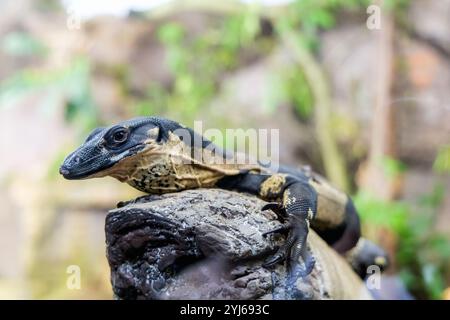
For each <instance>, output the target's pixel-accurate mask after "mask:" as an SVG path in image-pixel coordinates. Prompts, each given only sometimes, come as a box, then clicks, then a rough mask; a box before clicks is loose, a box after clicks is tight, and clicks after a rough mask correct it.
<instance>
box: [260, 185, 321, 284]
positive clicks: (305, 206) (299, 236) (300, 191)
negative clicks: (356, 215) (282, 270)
mask: <svg viewBox="0 0 450 320" xmlns="http://www.w3.org/2000/svg"><path fill="white" fill-rule="evenodd" d="M281 207H282V209H283V210H284V212H285V215H286V223H285V227H284V228H281V229H280V228H279V230H281V231H285V230H287V231H288V234H287V238H286V241H285V243H284V244H283V245H282V246H281V247H280V248H279V249H278V251H277V252H276V253H275V254H274V255H273V256H272V257H270V258H269V259H267V260H266V261H265V264H264V266H267V267H269V266H272V265H274V264H276V263H278V262H281V261H284V260H286V262H287V267H288V270H289V273H290V274H291V275H293V276H295V277H298V276H300V277H305V276H307V275H308V274H309V273H310V272H311V270H312V268H313V266H314V259H313V258H312V256H311V255H310V254H309V252H308V249H307V243H306V239H307V236H308V232H309V226H310V221H311V220H312V219H313V218H314V216H315V212H316V207H317V195H316V192H315V190H314V189H313V188H311V186H309V185H308V184H307V183H305V182H303V181H295V182H293V183H291V184H289V185H288V186H287V187H285V189H284V191H283V196H282V204H281ZM274 231H278V230H274ZM300 258H301V260H300ZM300 261H301V262H300Z"/></svg>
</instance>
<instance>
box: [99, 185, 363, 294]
mask: <svg viewBox="0 0 450 320" xmlns="http://www.w3.org/2000/svg"><path fill="white" fill-rule="evenodd" d="M264 204H265V202H263V201H262V200H260V199H258V198H256V197H254V196H249V195H245V194H241V193H235V192H231V191H224V190H216V189H203V190H202V189H197V190H188V191H184V192H179V193H173V194H166V195H162V196H153V195H151V196H145V197H141V198H138V199H136V200H134V201H131V202H128V203H119V205H118V208H117V209H114V210H111V211H110V212H109V214H108V216H107V217H106V227H105V231H106V244H107V258H108V261H109V265H110V268H111V283H112V287H113V291H114V295H115V297H116V298H118V299H366V298H370V295H369V293H368V292H367V290H366V289H365V286H364V284H363V282H362V281H361V280H360V279H359V278H358V276H357V275H356V274H355V273H354V272H353V271H352V270H351V268H350V266H349V265H348V264H347V262H346V261H345V260H344V259H343V258H342V257H340V256H339V255H338V254H337V253H336V252H335V251H334V250H332V249H331V248H330V247H328V245H327V244H326V243H325V242H324V241H323V240H322V239H320V238H319V237H318V236H317V235H316V234H315V233H314V231H311V232H310V234H309V237H308V247H309V250H310V252H311V254H312V255H313V257H314V259H315V261H316V262H315V266H314V268H313V271H312V273H311V274H310V275H309V276H308V277H306V278H299V279H296V289H295V290H286V286H285V283H286V279H287V273H286V268H285V266H284V265H283V264H279V265H277V266H276V267H275V268H273V269H266V268H264V267H262V263H263V261H264V259H265V258H266V257H267V256H268V255H269V254H271V253H272V252H273V251H274V250H276V247H277V245H280V244H281V243H282V241H283V239H284V236H282V235H273V236H269V237H264V236H263V235H262V234H263V233H264V232H266V231H269V230H271V229H273V228H276V227H278V226H280V225H281V224H280V222H278V220H277V219H276V216H275V214H273V213H272V212H270V211H261V208H262V206H263V205H264ZM294 291H295V292H294Z"/></svg>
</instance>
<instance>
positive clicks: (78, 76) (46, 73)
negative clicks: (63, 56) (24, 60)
mask: <svg viewBox="0 0 450 320" xmlns="http://www.w3.org/2000/svg"><path fill="white" fill-rule="evenodd" d="M90 79H91V74H90V65H89V60H88V59H87V58H86V57H78V58H76V59H74V60H73V61H72V62H71V63H69V64H68V65H67V66H65V67H63V68H59V69H53V68H52V69H48V70H42V69H37V68H31V67H30V68H25V69H23V70H21V71H19V72H17V73H16V74H14V75H13V76H12V77H10V78H9V79H7V80H5V81H3V82H2V83H1V84H0V105H1V106H4V107H10V106H13V105H15V104H16V103H17V102H18V101H20V100H22V99H24V98H26V97H30V96H32V95H44V98H43V99H38V101H39V102H40V103H39V104H38V105H37V106H36V107H37V108H39V109H40V110H41V111H42V112H44V113H52V112H55V111H56V108H58V107H59V106H60V105H61V103H60V102H61V99H62V100H63V101H64V102H65V103H63V105H64V106H65V110H64V114H65V118H66V120H67V121H76V122H77V124H78V127H81V128H83V132H85V131H87V130H89V129H91V128H93V127H95V126H96V125H97V122H98V121H97V109H96V107H95V105H94V102H93V99H92V94H91V91H90V90H91V89H90Z"/></svg>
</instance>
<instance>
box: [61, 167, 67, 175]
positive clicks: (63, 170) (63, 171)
mask: <svg viewBox="0 0 450 320" xmlns="http://www.w3.org/2000/svg"><path fill="white" fill-rule="evenodd" d="M59 173H60V174H62V175H63V176H65V175H68V174H69V170H67V169H66V168H64V167H61V168H59Z"/></svg>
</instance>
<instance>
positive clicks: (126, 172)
mask: <svg viewBox="0 0 450 320" xmlns="http://www.w3.org/2000/svg"><path fill="white" fill-rule="evenodd" d="M236 159H237V156H236V153H230V152H228V151H224V150H222V149H220V148H219V147H217V146H216V145H215V144H214V143H212V142H211V141H209V140H207V139H206V138H204V137H203V136H201V135H200V134H198V133H196V132H194V131H193V130H192V129H190V128H187V127H185V126H183V125H181V124H179V123H177V122H175V121H172V120H169V119H165V118H161V117H141V118H135V119H131V120H127V121H123V122H120V123H118V124H116V125H113V126H110V127H100V128H96V129H95V130H93V131H92V132H91V134H89V136H88V137H87V139H86V141H85V142H84V143H83V144H82V145H81V146H80V147H79V148H78V149H76V150H75V151H74V152H73V153H71V154H70V155H69V156H67V158H66V159H65V160H64V162H63V164H62V165H61V167H60V173H61V174H62V175H63V176H64V177H65V178H66V179H88V178H96V177H105V176H111V177H114V178H116V179H118V180H119V181H121V182H126V183H128V184H129V185H130V186H132V187H134V188H136V189H138V190H140V191H143V192H145V193H149V194H161V193H167V192H177V191H182V190H187V189H193V188H222V189H228V190H235V191H241V192H247V193H251V194H254V195H257V196H258V197H260V198H262V199H263V200H265V201H267V202H268V203H267V204H266V205H265V207H264V208H263V209H265V210H266V209H271V210H273V211H274V212H275V213H276V214H277V216H278V218H279V219H280V220H281V222H283V226H282V227H281V228H277V229H275V230H272V231H270V232H268V234H270V233H285V234H286V235H287V236H286V240H285V242H284V244H283V245H282V246H281V247H279V248H278V250H277V251H276V252H275V253H274V254H273V255H272V256H270V257H269V258H268V259H267V260H266V261H265V262H264V266H265V267H270V266H273V265H274V264H276V263H280V262H284V261H286V264H287V267H288V270H289V271H290V273H292V274H293V275H295V276H296V277H298V276H301V277H304V276H306V275H308V274H309V273H310V271H311V270H312V267H313V265H314V259H313V257H311V255H310V254H309V252H308V250H307V246H306V239H307V235H308V231H309V228H310V227H311V228H313V229H314V230H315V231H316V232H317V233H318V234H319V235H320V236H321V237H322V238H323V239H324V240H325V241H326V242H327V243H328V244H329V245H330V246H332V247H333V248H334V249H335V250H336V251H338V252H339V253H341V254H347V256H348V257H351V259H352V261H351V263H352V265H355V261H356V265H357V266H358V267H359V268H361V266H365V265H371V264H376V265H379V266H380V267H381V268H383V267H385V266H386V264H387V257H386V256H385V254H384V252H383V251H382V250H379V248H378V247H377V246H375V245H374V244H372V243H371V242H368V241H366V240H364V241H362V239H363V238H361V237H360V236H361V234H360V221H359V217H358V214H357V212H356V209H355V207H354V205H353V202H352V200H351V199H350V197H349V196H347V195H346V194H345V193H343V192H341V191H339V190H338V189H336V188H334V187H333V186H331V184H329V183H328V182H327V181H326V180H325V179H324V178H323V177H321V176H320V175H318V174H316V173H314V172H312V171H311V170H309V169H307V168H301V169H295V168H290V167H286V166H279V168H278V170H276V171H272V170H270V169H269V168H267V167H265V166H263V165H260V164H259V163H256V164H254V163H240V162H239V161H236ZM265 236H267V235H265ZM357 244H358V245H357ZM374 248H375V249H374ZM367 250H369V251H370V250H372V252H367ZM299 258H301V259H299ZM358 259H360V260H361V259H362V261H358ZM355 269H356V268H355Z"/></svg>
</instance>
